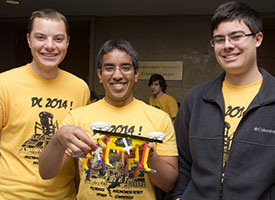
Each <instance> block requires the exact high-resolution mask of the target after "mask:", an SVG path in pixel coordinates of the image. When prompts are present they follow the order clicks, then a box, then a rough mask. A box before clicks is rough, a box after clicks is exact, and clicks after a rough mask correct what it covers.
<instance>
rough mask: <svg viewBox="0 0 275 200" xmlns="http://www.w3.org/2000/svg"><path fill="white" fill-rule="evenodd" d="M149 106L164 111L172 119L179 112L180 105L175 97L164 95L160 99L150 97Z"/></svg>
mask: <svg viewBox="0 0 275 200" xmlns="http://www.w3.org/2000/svg"><path fill="white" fill-rule="evenodd" d="M149 104H150V105H151V106H154V107H156V108H159V109H161V110H163V111H164V112H166V113H168V115H169V116H170V117H171V119H173V118H175V117H176V115H177V112H178V104H177V101H176V100H175V99H174V97H172V96H170V95H168V94H166V93H163V94H162V95H161V96H160V97H158V98H156V97H154V96H150V98H149Z"/></svg>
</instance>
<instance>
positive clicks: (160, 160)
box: [148, 152, 178, 192]
mask: <svg viewBox="0 0 275 200" xmlns="http://www.w3.org/2000/svg"><path fill="white" fill-rule="evenodd" d="M177 162H178V159H177V157H176V156H175V157H172V156H171V157H170V156H169V157H168V156H158V155H157V153H156V152H154V153H153V155H151V156H150V158H149V160H148V165H149V167H150V168H152V169H155V170H157V172H156V173H148V175H149V177H150V180H151V181H152V183H153V184H154V185H156V186H157V187H159V188H160V189H162V190H164V191H166V192H169V191H170V190H171V189H172V188H173V187H174V185H175V183H176V180H177V177H178V164H177Z"/></svg>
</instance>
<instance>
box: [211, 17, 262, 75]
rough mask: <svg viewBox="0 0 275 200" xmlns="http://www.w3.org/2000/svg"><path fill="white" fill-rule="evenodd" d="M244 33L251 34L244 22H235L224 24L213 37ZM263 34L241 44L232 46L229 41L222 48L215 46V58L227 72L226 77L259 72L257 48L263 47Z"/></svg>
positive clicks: (258, 34) (249, 38)
mask: <svg viewBox="0 0 275 200" xmlns="http://www.w3.org/2000/svg"><path fill="white" fill-rule="evenodd" d="M238 31H242V32H244V33H246V34H249V33H251V31H250V30H249V28H248V27H247V25H246V24H245V23H244V22H243V21H241V22H240V21H238V20H233V21H231V22H222V23H220V24H219V25H218V27H217V29H215V30H214V31H213V37H215V36H218V35H222V36H228V35H230V33H232V32H238ZM262 39H263V35H262V33H261V32H260V33H257V34H256V36H252V37H251V36H250V37H245V38H244V39H243V41H242V42H241V43H239V44H235V45H234V44H232V43H230V41H229V40H228V39H226V41H225V43H224V44H223V45H221V46H215V47H214V51H215V56H216V59H217V61H218V63H219V64H220V65H221V67H222V68H223V69H224V70H225V72H226V75H233V76H238V75H241V74H245V73H246V72H251V71H256V70H257V71H258V67H257V51H256V49H257V47H259V46H260V45H261V42H262Z"/></svg>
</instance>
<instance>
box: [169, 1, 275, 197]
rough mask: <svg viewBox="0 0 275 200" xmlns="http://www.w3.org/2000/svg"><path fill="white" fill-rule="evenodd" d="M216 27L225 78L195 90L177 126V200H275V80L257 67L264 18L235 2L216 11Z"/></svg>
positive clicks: (216, 46) (218, 55)
mask: <svg viewBox="0 0 275 200" xmlns="http://www.w3.org/2000/svg"><path fill="white" fill-rule="evenodd" d="M211 25H212V36H213V38H212V40H211V45H212V47H213V48H214V52H215V56H216V60H217V62H218V63H219V65H220V66H221V67H222V69H223V70H224V72H223V73H222V74H221V75H220V76H219V77H218V78H217V79H216V80H214V81H211V82H208V83H204V84H202V85H199V86H197V87H195V88H193V89H191V90H190V91H189V92H188V94H187V95H186V96H185V98H184V100H183V103H182V105H181V108H180V110H179V112H178V115H177V117H176V119H175V122H174V126H175V131H176V135H177V141H178V149H179V178H178V181H177V184H176V187H175V189H174V191H173V198H175V199H182V200H186V199H188V200H221V199H222V200H232V199H237V200H248V199H251V200H252V199H253V200H256V199H257V200H265V199H274V197H275V178H274V177H275V170H274V169H275V162H274V157H275V151H274V147H275V134H274V133H275V123H274V119H275V78H274V77H273V76H272V75H271V74H269V73H268V72H267V71H266V70H264V69H263V68H260V67H259V66H258V64H257V48H259V47H260V46H261V43H262V41H263V33H262V20H261V17H260V15H259V13H258V12H257V11H255V10H254V9H252V8H250V7H249V6H248V5H246V4H244V3H240V2H235V1H231V2H226V3H223V4H221V5H220V6H219V7H218V8H217V9H216V11H215V13H214V15H213V17H212V21H211Z"/></svg>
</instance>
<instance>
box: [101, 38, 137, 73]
mask: <svg viewBox="0 0 275 200" xmlns="http://www.w3.org/2000/svg"><path fill="white" fill-rule="evenodd" d="M113 49H118V50H122V51H125V52H126V53H127V54H129V55H130V56H131V58H132V62H133V66H134V69H137V68H139V64H138V53H137V52H136V50H135V49H134V47H133V46H132V44H131V43H130V42H128V41H126V40H124V39H110V40H108V41H106V42H105V43H104V44H103V45H102V46H101V48H100V49H99V52H98V54H97V68H98V69H101V68H102V57H103V56H104V55H105V54H107V53H109V52H110V51H112V50H113Z"/></svg>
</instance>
